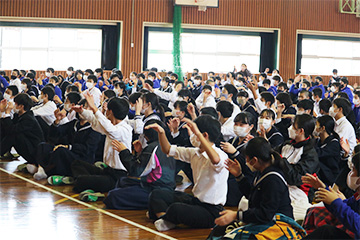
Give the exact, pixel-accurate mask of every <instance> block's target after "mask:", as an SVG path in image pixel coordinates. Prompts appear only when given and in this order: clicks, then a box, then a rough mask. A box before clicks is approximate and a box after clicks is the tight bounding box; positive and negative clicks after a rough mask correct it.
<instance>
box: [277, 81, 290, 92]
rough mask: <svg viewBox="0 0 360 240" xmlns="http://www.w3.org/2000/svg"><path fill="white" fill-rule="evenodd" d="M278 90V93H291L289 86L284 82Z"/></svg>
mask: <svg viewBox="0 0 360 240" xmlns="http://www.w3.org/2000/svg"><path fill="white" fill-rule="evenodd" d="M276 90H277V92H278V93H282V92H285V93H287V92H289V88H288V86H287V84H286V83H284V82H280V83H279V85H278V86H277V88H276Z"/></svg>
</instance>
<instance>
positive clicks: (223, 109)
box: [216, 101, 234, 118]
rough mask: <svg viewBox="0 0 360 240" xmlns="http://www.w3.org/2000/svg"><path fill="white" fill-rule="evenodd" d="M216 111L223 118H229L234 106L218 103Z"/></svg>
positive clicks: (228, 103)
mask: <svg viewBox="0 0 360 240" xmlns="http://www.w3.org/2000/svg"><path fill="white" fill-rule="evenodd" d="M216 111H218V112H220V114H221V116H223V117H224V118H229V117H231V115H232V113H233V111H234V105H232V104H231V103H230V102H228V101H220V102H218V103H217V104H216Z"/></svg>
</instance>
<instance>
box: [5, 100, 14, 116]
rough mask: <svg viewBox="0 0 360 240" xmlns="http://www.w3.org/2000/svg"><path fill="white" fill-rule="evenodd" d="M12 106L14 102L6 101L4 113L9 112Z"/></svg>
mask: <svg viewBox="0 0 360 240" xmlns="http://www.w3.org/2000/svg"><path fill="white" fill-rule="evenodd" d="M13 108H14V103H13V102H8V103H7V105H6V109H5V113H6V114H9V113H10V112H11V110H13Z"/></svg>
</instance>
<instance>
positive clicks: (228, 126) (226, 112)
mask: <svg viewBox="0 0 360 240" xmlns="http://www.w3.org/2000/svg"><path fill="white" fill-rule="evenodd" d="M233 109H234V106H233V105H232V104H231V103H230V102H228V101H220V102H218V103H217V104H216V111H217V112H218V114H219V121H220V123H221V133H222V135H223V136H224V140H225V142H227V141H229V140H230V139H232V138H234V137H236V134H235V132H234V118H233V117H232V113H233Z"/></svg>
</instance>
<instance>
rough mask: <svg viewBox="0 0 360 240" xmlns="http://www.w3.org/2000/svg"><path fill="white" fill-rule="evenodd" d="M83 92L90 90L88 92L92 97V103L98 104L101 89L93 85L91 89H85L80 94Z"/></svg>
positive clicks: (97, 105)
mask: <svg viewBox="0 0 360 240" xmlns="http://www.w3.org/2000/svg"><path fill="white" fill-rule="evenodd" d="M85 92H90V94H91V95H92V96H93V97H94V103H95V106H96V107H99V106H100V98H101V91H100V89H98V88H97V87H93V88H92V89H86V90H85V91H84V92H83V94H82V95H84V93H85Z"/></svg>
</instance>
